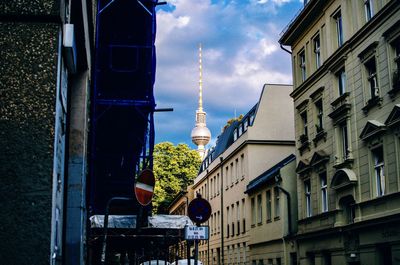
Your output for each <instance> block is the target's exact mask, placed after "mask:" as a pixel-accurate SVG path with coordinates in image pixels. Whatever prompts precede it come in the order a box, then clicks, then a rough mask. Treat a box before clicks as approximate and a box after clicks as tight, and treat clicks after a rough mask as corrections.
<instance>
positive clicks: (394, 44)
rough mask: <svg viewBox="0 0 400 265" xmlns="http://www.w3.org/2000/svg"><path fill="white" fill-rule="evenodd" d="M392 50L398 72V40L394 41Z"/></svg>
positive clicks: (399, 59) (399, 44) (399, 49)
mask: <svg viewBox="0 0 400 265" xmlns="http://www.w3.org/2000/svg"><path fill="white" fill-rule="evenodd" d="M392 46H393V49H394V62H395V64H396V65H395V66H396V69H397V71H399V70H400V39H398V40H397V41H395V42H394V43H393V44H392Z"/></svg>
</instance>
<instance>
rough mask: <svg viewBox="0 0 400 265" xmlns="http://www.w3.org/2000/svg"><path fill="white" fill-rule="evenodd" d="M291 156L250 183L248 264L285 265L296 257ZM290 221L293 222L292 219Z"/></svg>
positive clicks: (295, 183) (293, 178)
mask: <svg viewBox="0 0 400 265" xmlns="http://www.w3.org/2000/svg"><path fill="white" fill-rule="evenodd" d="M295 169H296V159H295V156H294V154H291V155H289V156H288V157H286V158H284V159H283V160H282V161H280V162H279V163H278V164H276V165H274V166H273V167H272V168H270V169H268V170H267V171H265V172H264V173H263V174H261V175H260V176H258V177H257V178H256V179H254V180H252V181H250V183H249V185H248V186H247V189H246V194H247V195H248V198H249V200H250V216H249V219H248V220H249V222H250V230H249V242H248V246H249V260H250V261H251V263H250V264H254V265H257V264H278V265H279V264H288V262H289V259H290V256H291V255H293V253H296V245H295V241H294V237H293V235H294V234H295V233H296V231H297V218H296V216H297V189H296V185H297V181H296V178H297V176H296V171H295ZM291 217H293V218H291Z"/></svg>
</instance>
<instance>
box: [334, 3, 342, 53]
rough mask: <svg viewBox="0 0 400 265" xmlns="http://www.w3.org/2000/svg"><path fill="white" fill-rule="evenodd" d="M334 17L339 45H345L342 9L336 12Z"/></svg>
mask: <svg viewBox="0 0 400 265" xmlns="http://www.w3.org/2000/svg"><path fill="white" fill-rule="evenodd" d="M333 19H334V20H335V27H336V38H337V46H338V47H340V46H342V45H343V21H342V13H341V12H340V10H339V11H338V12H336V14H335V15H334V16H333Z"/></svg>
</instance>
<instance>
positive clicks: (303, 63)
mask: <svg viewBox="0 0 400 265" xmlns="http://www.w3.org/2000/svg"><path fill="white" fill-rule="evenodd" d="M299 60H300V74H301V81H304V80H306V78H307V72H306V53H305V51H302V52H300V54H299Z"/></svg>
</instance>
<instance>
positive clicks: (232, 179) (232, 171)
mask: <svg viewBox="0 0 400 265" xmlns="http://www.w3.org/2000/svg"><path fill="white" fill-rule="evenodd" d="M234 174H235V172H234V170H233V162H231V185H233V181H234V179H235V175H234Z"/></svg>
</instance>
